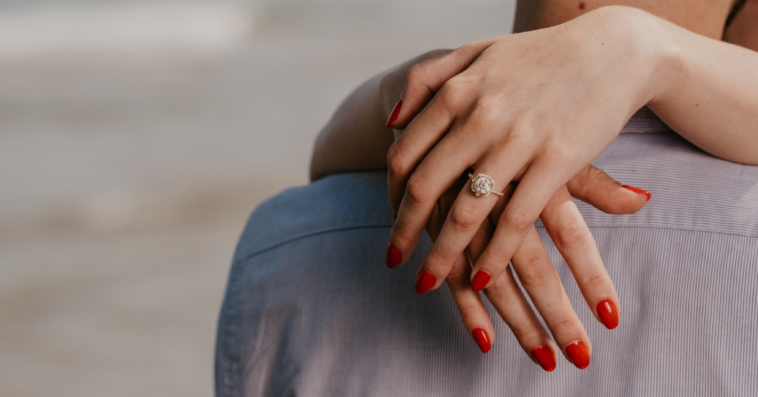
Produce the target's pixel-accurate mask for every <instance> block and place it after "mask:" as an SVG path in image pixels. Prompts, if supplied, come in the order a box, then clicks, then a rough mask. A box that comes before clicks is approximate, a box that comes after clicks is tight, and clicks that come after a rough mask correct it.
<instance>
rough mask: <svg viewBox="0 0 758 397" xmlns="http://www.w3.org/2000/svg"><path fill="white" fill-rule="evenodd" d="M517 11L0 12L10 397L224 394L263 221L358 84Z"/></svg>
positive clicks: (505, 6)
mask: <svg viewBox="0 0 758 397" xmlns="http://www.w3.org/2000/svg"><path fill="white" fill-rule="evenodd" d="M513 8H514V1H513V0H500V1H494V0H493V1H488V0H450V1H434V0H397V1H378V0H373V1H372V0H361V1H356V0H344V1H323V0H322V1H316V0H286V1H274V0H267V1H261V2H250V1H248V2H224V1H205V2H188V1H173V2H171V1H155V0H144V1H142V2H133V1H81V2H71V1H40V0H33V1H30V0H12V1H8V0H5V1H0V173H2V174H1V176H0V182H1V184H0V396H77V397H82V396H109V397H117V396H209V395H211V394H212V365H213V361H212V354H213V348H214V338H215V326H216V316H217V312H218V309H219V306H220V303H221V297H222V293H223V288H224V283H225V281H226V275H227V271H228V267H229V262H230V258H231V255H232V251H233V249H234V246H235V244H236V239H237V237H238V234H239V233H240V231H241V229H242V226H243V224H244V222H245V220H246V217H247V215H248V214H249V213H250V211H251V210H252V209H253V208H254V207H255V206H256V204H257V203H259V202H260V201H261V200H263V199H264V198H266V197H268V196H270V195H272V194H274V193H276V192H277V191H279V190H280V189H282V188H284V187H286V186H292V185H298V184H303V183H307V168H308V163H309V160H310V150H311V145H312V143H313V140H314V138H315V136H316V134H317V133H318V131H319V129H320V127H321V126H322V125H323V124H324V123H325V122H326V121H327V119H328V118H329V116H330V115H331V112H332V111H333V110H334V109H335V107H336V106H337V104H338V103H339V101H340V100H341V99H342V98H343V97H344V96H345V95H346V94H347V93H348V92H349V91H350V90H351V89H352V88H353V87H354V86H356V85H357V84H359V83H360V82H361V81H363V80H364V79H366V78H368V77H369V76H371V75H373V74H375V73H378V72H380V71H382V70H384V69H386V68H388V67H390V66H392V65H394V64H396V63H399V62H401V61H403V60H405V59H407V58H410V57H412V56H414V55H416V54H418V53H421V52H423V51H427V50H431V49H434V48H443V47H444V48H453V47H456V46H459V45H461V44H464V43H466V42H468V41H471V40H475V39H480V38H485V37H490V36H495V35H501V34H506V33H508V32H510V29H511V25H512V19H513Z"/></svg>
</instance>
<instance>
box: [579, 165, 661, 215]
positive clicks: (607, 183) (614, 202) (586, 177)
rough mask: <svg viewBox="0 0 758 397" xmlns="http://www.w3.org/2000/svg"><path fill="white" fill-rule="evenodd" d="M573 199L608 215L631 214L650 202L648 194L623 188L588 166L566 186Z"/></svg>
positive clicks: (600, 171) (635, 189)
mask: <svg viewBox="0 0 758 397" xmlns="http://www.w3.org/2000/svg"><path fill="white" fill-rule="evenodd" d="M566 187H568V190H569V192H570V193H571V195H572V196H573V197H574V198H577V199H579V200H582V201H584V202H585V203H587V204H590V205H592V206H593V207H595V208H597V209H599V210H600V211H603V212H607V213H609V214H618V215H621V214H633V213H635V212H637V211H639V210H641V209H642V207H644V206H645V204H647V202H648V201H649V200H650V197H651V195H650V193H649V192H647V191H645V190H642V189H639V188H636V187H633V186H624V185H622V184H620V183H618V182H617V181H616V180H615V179H613V178H611V177H610V176H609V175H608V174H606V173H605V171H603V170H601V169H600V168H597V167H594V166H592V165H588V166H587V167H585V168H584V169H583V170H582V171H580V172H579V173H578V174H576V175H575V176H574V177H573V178H572V179H571V180H570V181H569V182H568V183H567V184H566Z"/></svg>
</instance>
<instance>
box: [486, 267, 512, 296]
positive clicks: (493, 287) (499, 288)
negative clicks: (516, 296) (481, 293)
mask: <svg viewBox="0 0 758 397" xmlns="http://www.w3.org/2000/svg"><path fill="white" fill-rule="evenodd" d="M507 271H508V270H507V269H506V272H507ZM510 287H511V284H510V283H509V281H508V275H507V274H505V273H503V274H502V275H500V277H498V278H497V280H495V282H493V283H491V284H490V286H489V287H487V290H486V293H487V298H488V299H490V300H491V301H499V300H505V298H507V296H508V293H509V291H510Z"/></svg>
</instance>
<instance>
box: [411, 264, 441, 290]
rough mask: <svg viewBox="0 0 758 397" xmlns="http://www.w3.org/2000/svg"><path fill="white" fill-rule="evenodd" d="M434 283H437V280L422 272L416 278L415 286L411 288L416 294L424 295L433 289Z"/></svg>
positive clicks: (430, 274) (424, 271) (426, 272)
mask: <svg viewBox="0 0 758 397" xmlns="http://www.w3.org/2000/svg"><path fill="white" fill-rule="evenodd" d="M435 282H437V279H436V278H434V276H432V273H429V272H428V271H426V270H422V271H421V273H419V275H418V278H417V279H416V285H415V286H414V287H413V288H415V289H416V292H417V293H419V294H425V293H427V292H429V290H430V289H432V287H434V283H435Z"/></svg>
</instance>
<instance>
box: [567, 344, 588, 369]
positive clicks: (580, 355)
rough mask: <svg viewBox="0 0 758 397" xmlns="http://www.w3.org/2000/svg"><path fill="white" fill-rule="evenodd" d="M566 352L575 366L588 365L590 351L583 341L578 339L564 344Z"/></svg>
mask: <svg viewBox="0 0 758 397" xmlns="http://www.w3.org/2000/svg"><path fill="white" fill-rule="evenodd" d="M566 353H568V355H569V357H571V361H573V362H574V365H576V367H577V368H579V369H585V368H587V367H588V366H589V365H590V351H589V350H587V345H585V344H584V342H582V341H580V340H578V341H576V342H574V343H572V344H570V345H568V346H566Z"/></svg>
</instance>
